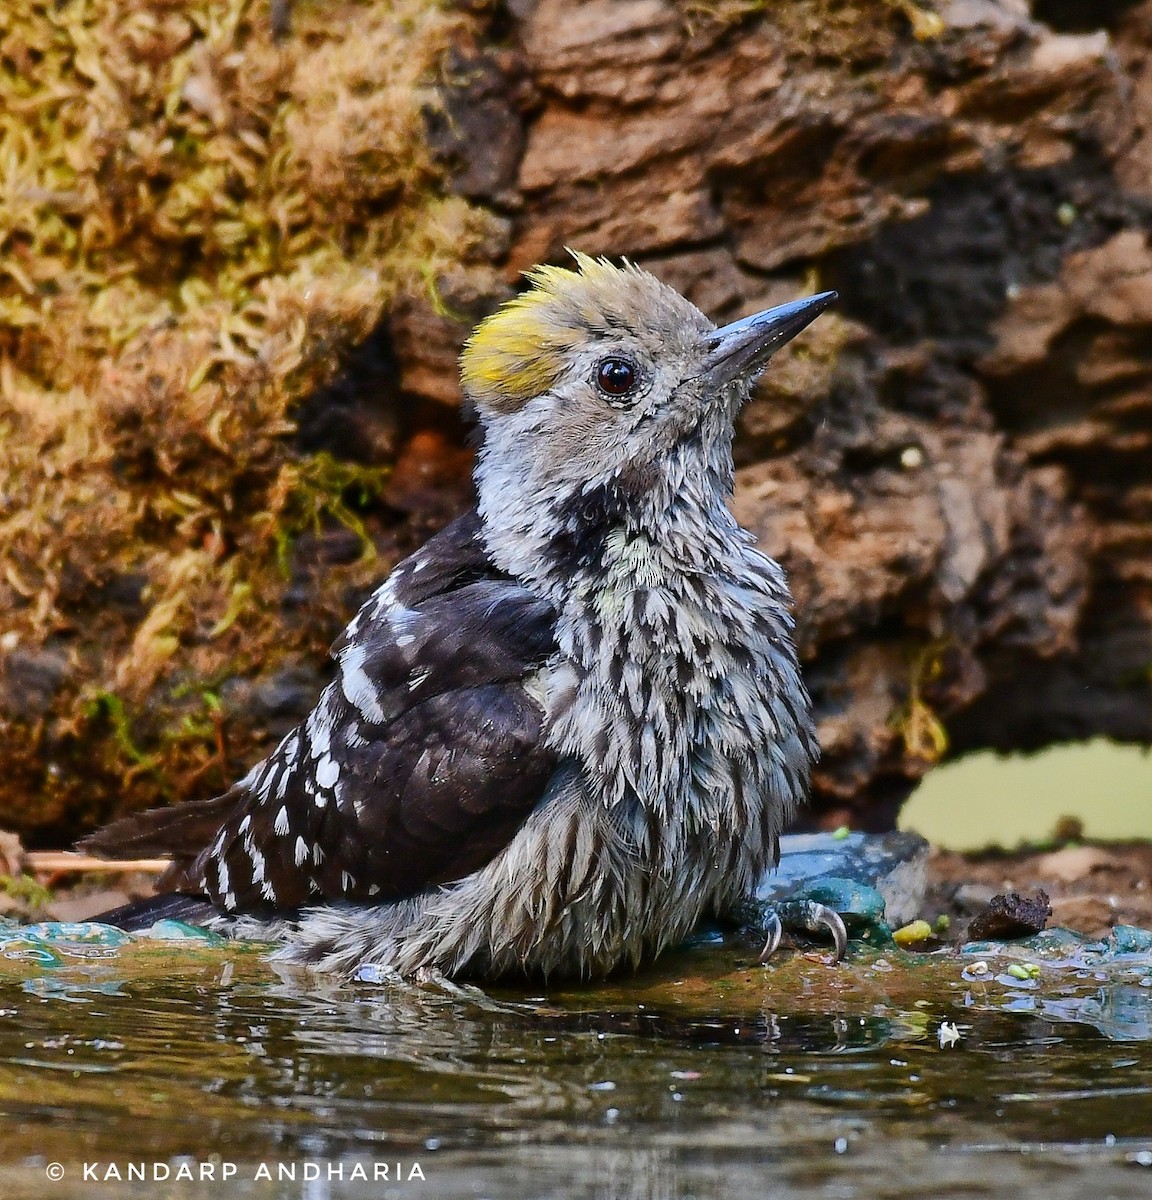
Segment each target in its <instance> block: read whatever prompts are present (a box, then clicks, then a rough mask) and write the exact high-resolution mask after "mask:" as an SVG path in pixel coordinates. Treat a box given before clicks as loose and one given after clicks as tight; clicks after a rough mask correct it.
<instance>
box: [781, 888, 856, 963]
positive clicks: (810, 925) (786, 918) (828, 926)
mask: <svg viewBox="0 0 1152 1200" xmlns="http://www.w3.org/2000/svg"><path fill="white" fill-rule="evenodd" d="M785 927H787V928H788V929H789V930H790V931H792V930H797V931H800V932H803V933H822V932H827V933H830V934H831V935H832V941H833V942H834V943H835V945H836V953H835V955H834V956H833V957H832V958H831V959H829V960H827V961H829V962H833V963H838V962H840V960H841V959H842V958H843V957H844V955H845V954H846V953H847V951H848V930H847V929H845V928H844V921H843V919H842V918H841V916H840V914H839V913H838V912H837V911H836V910H835V909H834V908H829V907H828V905H826V904H818V903H817V902H816V901H815V900H785V901H784V902H783V903H781V904H779V905H777V906H776V907H775V908H772V909H770V910H769V911H768V913H767V914H766V917H765V920H764V928H765V929H767V931H768V940H767V941H766V942H765V943H764V949H763V950H761V951H760V962H762V963H766V962H767V961H768V960H769V959H770V958H771V957H772V955H773V954H775V953H776V951H777V950H778V949H779V947H780V941H781V939H782V938H783V936H784V929H785Z"/></svg>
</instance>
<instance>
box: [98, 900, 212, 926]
mask: <svg viewBox="0 0 1152 1200" xmlns="http://www.w3.org/2000/svg"><path fill="white" fill-rule="evenodd" d="M219 915H220V914H219V913H218V912H217V911H216V909H215V908H214V907H213V906H212V904H211V903H210V902H209V901H208V900H205V899H204V897H203V896H185V895H182V894H181V893H179V892H165V893H164V894H163V895H160V896H149V897H147V898H146V899H144V900H133V901H132V903H131V904H124V905H121V906H120V907H119V908H112V909H109V910H108V911H107V912H105V913H100V914H99V916H95V917H93V918H92V920H93V921H99V922H100V923H101V924H103V925H115V926H116V928H117V929H123V930H124V931H125V932H126V933H139V932H140V931H141V930H144V929H151V928H152V926H153V925H155V924H156V922H157V921H165V920H167V921H183V922H185V923H186V924H188V925H204V924H206V923H207V921H208V919H209V918H210V917H214V916H217V917H218V916H219Z"/></svg>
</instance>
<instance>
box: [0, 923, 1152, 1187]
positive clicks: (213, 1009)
mask: <svg viewBox="0 0 1152 1200" xmlns="http://www.w3.org/2000/svg"><path fill="white" fill-rule="evenodd" d="M74 962H75V965H73V966H69V967H65V968H56V969H50V970H44V969H41V968H38V967H37V966H36V964H35V963H31V962H28V961H26V960H18V961H17V960H13V961H12V962H10V963H9V964H8V965H7V966H6V968H5V974H4V975H3V976H2V977H0V1111H2V1112H3V1114H4V1116H3V1119H2V1120H0V1164H4V1165H3V1168H2V1169H0V1194H3V1195H4V1196H5V1197H9V1196H13V1197H14V1196H21V1195H28V1196H43V1195H45V1194H46V1192H45V1189H44V1176H43V1170H44V1169H45V1164H46V1163H47V1162H52V1161H56V1162H59V1163H61V1164H62V1165H63V1166H64V1167H65V1168H66V1171H67V1175H66V1177H65V1180H64V1181H62V1183H61V1184H60V1185H59V1186H55V1187H53V1189H52V1190H51V1192H50V1193H47V1194H50V1195H51V1196H53V1197H57V1198H58V1200H68V1198H69V1197H70V1196H71V1195H77V1196H80V1195H91V1194H93V1192H92V1190H91V1183H90V1182H89V1183H88V1185H87V1188H88V1190H84V1188H82V1187H81V1184H83V1182H84V1181H83V1180H82V1179H80V1180H79V1181H76V1180H75V1174H76V1172H77V1171H78V1170H81V1168H82V1164H83V1163H84V1162H86V1161H100V1162H104V1163H107V1162H110V1161H111V1162H116V1161H119V1162H123V1161H125V1160H127V1159H131V1160H132V1161H140V1162H148V1163H151V1162H153V1161H159V1162H162V1163H173V1162H176V1161H177V1159H176V1157H175V1156H179V1155H186V1156H188V1158H189V1160H190V1161H192V1162H195V1163H200V1162H202V1161H204V1160H206V1159H208V1158H209V1156H210V1155H212V1154H215V1155H216V1156H217V1157H218V1159H219V1160H220V1161H225V1160H226V1161H229V1162H231V1163H233V1164H235V1165H236V1167H237V1175H236V1177H235V1181H234V1182H231V1183H229V1185H228V1188H227V1189H225V1188H223V1187H222V1185H221V1184H220V1183H219V1181H216V1182H215V1183H211V1182H205V1184H204V1185H203V1187H202V1188H201V1185H200V1184H199V1183H198V1182H196V1183H193V1184H187V1183H181V1184H180V1187H179V1189H175V1188H173V1190H172V1191H171V1193H170V1194H172V1195H180V1196H200V1195H203V1196H209V1195H211V1196H219V1195H231V1194H236V1195H253V1196H261V1195H268V1196H285V1197H288V1196H291V1197H301V1198H303V1197H308V1198H310V1200H315V1198H316V1197H319V1196H332V1197H356V1196H369V1195H371V1196H374V1197H379V1196H381V1195H384V1194H394V1195H395V1196H396V1197H400V1198H401V1200H402V1198H403V1197H405V1196H409V1195H413V1196H414V1195H418V1194H422V1195H425V1196H430V1195H435V1196H436V1197H437V1198H439V1197H455V1196H460V1197H464V1196H469V1197H473V1198H476V1197H483V1196H491V1197H493V1198H496V1197H500V1198H501V1200H503V1198H505V1197H518V1196H541V1197H544V1196H548V1197H551V1196H555V1197H565V1198H568V1197H584V1196H587V1197H597V1198H603V1200H609V1198H612V1200H616V1198H618V1197H619V1198H621V1200H623V1198H625V1197H628V1198H632V1197H645V1198H650V1200H657V1198H658V1200H687V1197H689V1196H696V1197H698V1198H700V1200H704V1198H705V1197H714V1196H715V1197H720V1196H725V1197H728V1196H742V1195H750V1196H751V1195H757V1196H758V1195H763V1194H768V1191H770V1192H771V1194H774V1195H775V1194H779V1195H784V1196H792V1195H795V1196H817V1195H819V1196H828V1195H853V1196H857V1195H858V1196H871V1195H877V1196H879V1195H884V1196H903V1195H909V1196H911V1195H917V1194H920V1195H922V1194H925V1193H926V1192H929V1191H934V1190H940V1189H941V1188H944V1190H947V1189H946V1188H945V1187H944V1184H946V1183H947V1181H948V1180H949V1179H951V1180H952V1181H953V1184H954V1185H955V1186H956V1187H960V1186H961V1185H960V1182H959V1181H960V1180H962V1179H963V1180H966V1181H967V1183H966V1184H965V1187H966V1188H967V1190H971V1191H975V1192H977V1193H979V1192H980V1191H988V1193H989V1194H996V1195H999V1194H1003V1192H1004V1190H1005V1189H1007V1188H1008V1187H1010V1186H1013V1185H1015V1186H1019V1187H1021V1188H1027V1187H1036V1186H1037V1185H1038V1183H1037V1181H1038V1180H1040V1179H1041V1177H1044V1178H1047V1173H1049V1172H1053V1171H1055V1169H1056V1167H1057V1166H1059V1171H1061V1172H1071V1174H1070V1176H1069V1178H1075V1179H1077V1180H1079V1184H1080V1186H1081V1189H1082V1188H1083V1185H1084V1180H1085V1179H1086V1178H1088V1177H1089V1176H1088V1175H1087V1174H1086V1172H1089V1171H1090V1172H1091V1176H1090V1178H1091V1179H1092V1181H1093V1187H1094V1189H1095V1188H1096V1185H1097V1183H1099V1181H1100V1180H1102V1179H1104V1178H1106V1177H1107V1178H1109V1179H1111V1173H1113V1172H1114V1173H1115V1180H1114V1181H1113V1182H1110V1183H1109V1184H1108V1188H1109V1189H1110V1194H1115V1195H1117V1196H1126V1195H1129V1194H1131V1195H1133V1196H1134V1195H1137V1194H1141V1193H1140V1192H1139V1191H1138V1190H1136V1189H1137V1184H1139V1187H1140V1188H1141V1189H1143V1190H1144V1192H1146V1189H1147V1187H1148V1185H1149V1176H1148V1174H1147V1172H1145V1171H1144V1169H1143V1168H1140V1167H1139V1162H1138V1161H1137V1160H1136V1159H1132V1160H1131V1161H1129V1157H1130V1156H1132V1155H1140V1154H1142V1153H1144V1152H1146V1151H1150V1150H1152V1143H1150V1142H1149V1140H1148V1138H1149V1128H1148V1121H1147V1117H1146V1114H1147V1112H1148V1111H1149V1106H1150V1105H1152V1029H1150V1026H1149V1018H1150V1011H1149V1010H1150V1005H1149V1001H1150V999H1152V996H1150V994H1149V993H1150V989H1149V988H1147V987H1143V986H1141V985H1140V983H1139V979H1138V978H1136V977H1133V978H1131V979H1129V978H1127V977H1124V978H1119V977H1117V978H1110V979H1108V980H1106V981H1104V982H1101V981H1100V980H1097V979H1095V978H1094V974H1095V973H1097V972H1096V970H1095V968H1097V967H1099V966H1100V964H1099V963H1098V962H1097V963H1093V964H1092V967H1093V970H1091V971H1087V970H1081V971H1080V972H1079V974H1078V973H1077V971H1075V970H1073V969H1072V968H1071V967H1069V968H1067V969H1063V968H1062V970H1063V974H1062V975H1061V976H1060V978H1061V980H1062V983H1061V985H1060V987H1056V986H1054V985H1053V978H1054V976H1053V975H1052V970H1053V969H1052V968H1050V967H1046V968H1045V970H1046V971H1048V972H1049V973H1048V974H1047V975H1042V976H1041V978H1040V979H1039V981H1038V985H1037V986H1036V987H1034V988H1024V987H1021V986H1020V982H1021V981H1018V980H1015V979H1013V978H1012V977H1010V976H1009V977H1008V978H1009V979H1011V982H1012V984H1013V986H1012V987H1007V986H1004V985H1002V984H999V983H997V982H996V981H995V978H994V977H993V978H990V979H989V980H987V981H985V982H978V983H973V982H971V981H970V980H966V979H964V978H963V976H962V971H963V967H964V963H963V961H962V960H960V959H956V958H951V959H947V960H943V959H939V960H938V959H932V960H918V959H908V960H905V959H900V960H894V961H892V962H889V963H888V964H887V966H888V968H889V969H888V970H884V969H876V968H877V965H878V964H877V963H876V962H875V961H873V962H871V963H869V962H868V961H866V960H861V961H859V962H857V963H855V964H853V965H852V966H850V967H848V968H844V969H840V970H835V969H829V968H827V967H825V966H823V965H822V964H809V963H804V962H798V961H795V960H793V961H790V962H788V963H785V964H783V965H782V966H781V967H780V968H779V969H774V970H771V971H757V970H754V969H750V968H747V967H746V966H745V965H744V964H743V963H742V962H741V960H740V959H739V958H738V957H736V956H735V955H734V953H733V952H731V951H728V950H725V949H723V948H721V949H719V950H704V951H700V952H698V953H695V954H693V955H690V956H683V957H682V958H681V959H680V960H678V961H673V962H670V963H669V964H668V965H667V966H666V968H665V969H664V971H663V973H662V974H660V975H653V976H645V977H640V978H638V979H636V980H623V981H620V982H619V983H617V984H615V985H613V986H612V987H610V988H603V989H600V990H598V991H590V990H571V991H567V992H561V991H559V990H552V991H550V992H549V993H547V994H544V995H537V996H525V995H524V994H523V993H515V992H510V991H508V992H500V993H493V994H492V995H490V996H488V997H476V996H472V995H470V994H468V993H466V992H462V993H451V992H447V991H443V990H437V989H428V988H404V987H395V986H390V987H379V986H377V987H373V986H367V985H356V986H337V985H334V984H331V983H325V982H321V981H318V980H316V979H315V978H313V977H310V976H307V975H303V974H296V973H289V972H281V973H278V974H277V973H273V972H272V971H271V970H269V968H268V967H267V965H266V964H265V962H264V960H263V959H262V957H261V956H260V955H258V954H255V953H241V952H238V951H237V950H236V949H235V948H225V949H223V950H220V949H205V950H201V951H199V952H198V953H193V952H189V951H187V950H180V949H178V948H173V947H154V948H151V949H150V950H148V951H147V952H146V953H144V952H138V951H137V950H135V949H134V948H133V949H132V950H131V952H129V950H127V949H126V950H125V951H124V953H123V955H122V956H121V957H120V958H119V959H97V960H93V959H85V960H83V961H81V960H74ZM908 963H910V964H911V967H909V966H908V965H907V964H908ZM1080 965H1081V967H1083V965H1084V964H1083V963H1081V964H1080ZM1114 965H1115V964H1113V965H1112V966H1114ZM1112 966H1109V967H1108V969H1109V970H1111V969H1112ZM1117 969H1121V968H1117ZM1122 969H1123V970H1124V971H1132V972H1135V973H1136V974H1137V975H1138V974H1139V971H1140V970H1147V968H1146V967H1138V966H1136V965H1132V966H1127V965H1125V966H1124V967H1123V968H1122ZM1081 975H1084V976H1087V977H1084V978H1081V977H1080V976H1081ZM1065 976H1066V978H1065ZM943 1021H947V1022H949V1023H953V1024H955V1026H956V1028H957V1030H958V1031H959V1034H960V1037H959V1041H958V1042H957V1043H956V1044H955V1045H953V1046H949V1047H948V1048H942V1047H941V1042H940V1038H939V1036H938V1035H939V1029H940V1025H941V1023H942V1022H943ZM1109 1138H1110V1139H1111V1141H1108V1140H1107V1139H1109ZM995 1146H1004V1147H1007V1146H1015V1147H1017V1148H1019V1147H1027V1148H1029V1149H1028V1154H1029V1155H1031V1156H1032V1159H1033V1160H1034V1161H1032V1160H1029V1161H1024V1159H1025V1157H1026V1156H1022V1155H1019V1154H1017V1156H1016V1157H1015V1158H1013V1159H1011V1161H1010V1162H1007V1161H1006V1160H1004V1159H1002V1158H996V1157H993V1156H991V1155H989V1154H987V1153H985V1150H986V1149H987V1148H988V1147H995ZM973 1147H977V1148H979V1152H978V1153H977V1152H976V1151H975V1150H973V1149H972V1148H973ZM1041 1148H1043V1152H1042V1153H1041ZM1089 1148H1092V1153H1091V1154H1089V1153H1088V1149H1089ZM417 1161H418V1162H419V1163H420V1164H421V1167H422V1169H423V1172H424V1174H425V1175H426V1180H427V1186H424V1185H421V1184H420V1183H419V1181H404V1182H403V1185H402V1186H400V1187H399V1190H397V1187H398V1186H399V1185H396V1184H395V1180H394V1174H393V1178H392V1179H390V1180H389V1185H388V1186H389V1187H390V1188H392V1192H387V1191H381V1187H380V1186H378V1185H377V1183H376V1182H375V1181H373V1179H372V1173H371V1171H369V1172H368V1174H367V1176H366V1178H365V1179H363V1180H361V1179H356V1178H353V1177H352V1173H351V1172H352V1167H353V1166H354V1165H355V1164H356V1163H360V1164H362V1165H365V1169H366V1167H367V1166H372V1165H373V1164H377V1163H392V1164H395V1163H408V1164H411V1163H412V1162H417ZM261 1163H270V1164H273V1166H275V1164H278V1163H295V1164H297V1174H296V1177H295V1178H294V1179H283V1180H282V1179H278V1178H276V1177H275V1174H273V1176H272V1177H271V1178H268V1179H258V1178H256V1177H255V1172H256V1171H257V1170H258V1168H259V1164H261ZM305 1163H316V1164H323V1166H324V1171H323V1172H322V1174H321V1175H318V1176H317V1177H315V1178H310V1179H309V1178H305V1177H304V1176H303V1174H302V1172H303V1170H304V1167H303V1164H305ZM333 1164H335V1166H333ZM1069 1164H1071V1166H1069ZM330 1167H331V1168H332V1169H333V1170H335V1169H336V1168H337V1167H342V1168H347V1169H346V1170H343V1174H342V1175H341V1174H340V1173H339V1172H337V1174H336V1175H335V1177H334V1178H331V1179H330V1178H329V1177H328V1173H329V1168H330ZM1137 1177H1139V1178H1138V1179H1137ZM69 1180H73V1181H74V1183H75V1187H76V1190H74V1191H69V1187H70V1186H71V1185H70V1184H69V1182H68V1181H69ZM1013 1181H1014V1182H1013ZM241 1183H242V1184H243V1188H242V1189H241ZM119 1187H120V1185H119V1184H117V1183H116V1182H115V1181H114V1180H113V1181H110V1182H107V1183H101V1185H100V1191H99V1194H100V1195H101V1196H118V1195H125V1196H127V1195H134V1196H141V1195H147V1196H149V1197H160V1196H163V1195H166V1194H169V1193H167V1192H165V1191H164V1186H163V1185H162V1184H160V1183H153V1182H149V1183H147V1185H146V1186H145V1185H143V1184H133V1185H131V1188H135V1189H136V1190H131V1189H130V1188H129V1185H128V1184H127V1183H124V1184H123V1188H124V1189H125V1190H122V1191H118V1190H117V1189H118V1188H119ZM233 1187H234V1188H235V1189H236V1190H235V1191H233V1190H232V1189H233ZM421 1187H423V1190H422V1191H421V1190H419V1189H420V1188H421ZM141 1188H143V1190H140V1189H141ZM917 1188H919V1191H917V1190H916V1189H917ZM1045 1188H1046V1190H1051V1189H1048V1188H1047V1185H1045ZM197 1189H199V1190H197ZM1125 1189H1128V1190H1125ZM1051 1194H1052V1195H1053V1196H1055V1197H1059V1196H1060V1194H1061V1193H1060V1191H1059V1188H1057V1189H1056V1190H1054V1191H1052V1193H1051ZM1067 1194H1068V1195H1071V1194H1072V1191H1071V1190H1069V1191H1068V1192H1067Z"/></svg>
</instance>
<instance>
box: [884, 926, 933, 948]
mask: <svg viewBox="0 0 1152 1200" xmlns="http://www.w3.org/2000/svg"><path fill="white" fill-rule="evenodd" d="M931 936H932V926H931V925H929V924H928V922H927V921H909V923H908V924H907V925H904V926H902V927H901V928H900V929H897V930H896V932H895V933H893V934H892V940H893V941H894V942H895V943H896V945H897V946H916V945H919V944H920V943H921V942H926V941H927V940H928V939H929V938H930V937H931Z"/></svg>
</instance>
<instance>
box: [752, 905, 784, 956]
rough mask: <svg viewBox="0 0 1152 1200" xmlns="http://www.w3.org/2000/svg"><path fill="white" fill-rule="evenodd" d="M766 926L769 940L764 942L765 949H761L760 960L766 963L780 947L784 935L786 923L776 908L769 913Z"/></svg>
mask: <svg viewBox="0 0 1152 1200" xmlns="http://www.w3.org/2000/svg"><path fill="white" fill-rule="evenodd" d="M764 928H765V930H766V931H767V933H768V940H767V941H766V942H765V943H764V949H763V950H761V951H760V958H759V960H758V961H760V962H761V963H766V962H767V961H768V960H769V959H770V958H771V957H772V955H773V954H775V953H776V951H777V950H779V949H780V939H781V938H782V937H783V936H784V924H783V922H782V921H781V920H780V914H779V913H778V912H777V911H776V910H775V909H772V910H771V911H770V912H769V913H768V918H767V920H766V921H765V922H764Z"/></svg>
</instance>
